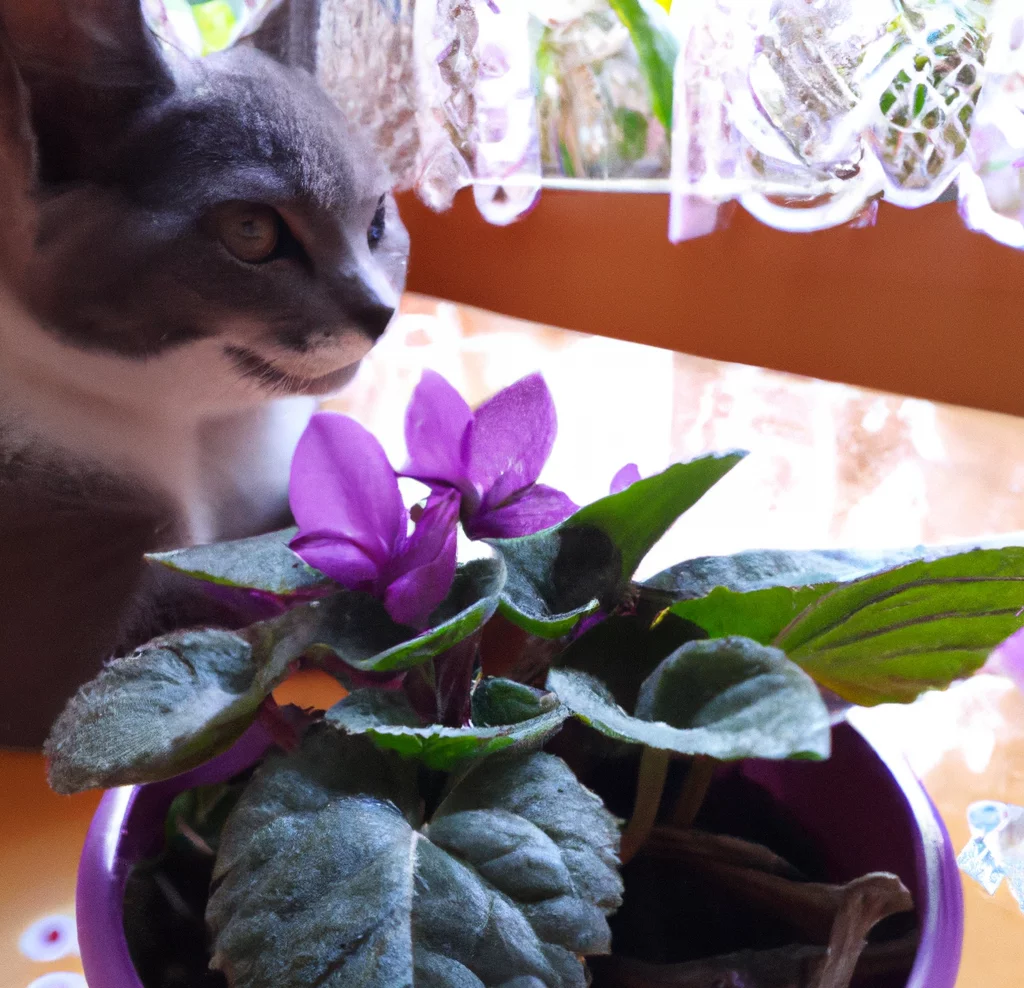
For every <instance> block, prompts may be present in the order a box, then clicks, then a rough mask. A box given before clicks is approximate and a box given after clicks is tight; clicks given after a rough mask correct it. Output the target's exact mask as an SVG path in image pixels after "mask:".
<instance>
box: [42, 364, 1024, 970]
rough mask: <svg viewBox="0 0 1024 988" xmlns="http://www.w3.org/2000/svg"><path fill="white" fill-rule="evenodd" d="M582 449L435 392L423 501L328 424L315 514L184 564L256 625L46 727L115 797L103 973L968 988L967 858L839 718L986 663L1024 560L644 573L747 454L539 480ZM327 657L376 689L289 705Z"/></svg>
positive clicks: (319, 429) (972, 556)
mask: <svg viewBox="0 0 1024 988" xmlns="http://www.w3.org/2000/svg"><path fill="white" fill-rule="evenodd" d="M554 436H555V414H554V408H553V404H552V401H551V397H550V395H549V393H548V391H547V388H546V386H545V385H544V382H543V380H542V379H541V378H540V377H539V376H537V375H534V376H532V377H528V378H526V379H524V380H522V381H520V382H518V383H517V384H515V385H513V386H512V387H510V388H508V389H506V390H505V391H502V392H500V393H499V394H497V395H496V396H494V397H493V398H492V399H491V400H490V401H488V402H486V403H485V404H484V405H482V406H481V407H480V408H478V409H477V410H476V411H475V412H473V411H472V410H471V409H470V408H469V407H468V406H467V405H466V403H465V402H464V401H463V399H462V398H461V397H460V396H459V395H458V394H457V393H456V392H455V390H454V389H453V388H452V387H451V386H450V385H449V384H448V383H447V382H446V381H444V380H443V379H442V378H441V377H439V376H438V375H436V374H433V373H431V372H427V373H426V374H424V376H423V379H422V381H421V382H420V384H419V386H418V387H417V389H416V391H415V393H414V395H413V398H412V401H411V403H410V406H409V409H408V412H407V419H406V439H407V446H408V451H409V460H408V463H407V464H406V465H405V467H404V468H403V470H402V471H401V474H402V475H404V476H406V477H412V478H415V479H417V480H419V481H421V482H422V483H423V484H424V485H426V490H427V491H429V494H428V496H426V497H425V498H424V500H423V501H422V502H420V503H419V504H417V505H415V506H414V507H413V509H412V510H411V511H409V510H407V508H406V506H405V504H404V503H403V500H402V496H401V494H400V490H399V486H398V482H397V477H398V474H396V472H395V471H394V470H393V468H392V466H391V464H390V463H389V462H388V460H387V458H386V456H385V454H384V452H383V450H382V449H381V447H380V445H379V444H378V442H377V441H376V440H375V439H374V438H373V436H371V435H370V434H369V433H368V432H367V431H366V430H365V429H364V428H363V427H362V426H360V425H359V424H358V423H357V422H355V421H354V420H352V419H350V418H347V417H345V416H342V415H338V414H333V413H321V414H319V415H317V416H316V417H314V419H313V420H312V422H311V424H310V426H309V428H308V430H307V432H306V433H305V435H304V436H303V438H302V440H301V442H300V444H299V447H298V450H297V452H296V454H295V458H294V462H293V469H292V482H291V503H292V510H293V514H294V517H295V521H296V523H297V527H296V528H293V529H291V530H289V531H286V532H280V533H276V534H273V535H268V536H262V537H259V538H255V539H249V540H244V541H240V542H232V543H224V544H220V545H213V546H203V547H197V548H190V549H184V550H181V551H178V552H172V553H168V554H165V555H161V556H157V557H155V558H154V559H153V563H154V565H159V566H165V567H170V568H172V569H173V570H176V571H177V572H178V573H180V574H184V575H185V576H187V577H188V578H189V579H193V580H195V581H198V582H205V583H206V584H209V585H210V587H211V589H212V591H213V592H215V593H217V594H218V595H220V596H221V597H222V598H223V597H224V596H225V595H227V596H232V595H233V596H234V597H236V598H237V600H238V601H242V602H244V604H245V606H246V607H248V608H250V610H251V612H252V613H253V614H258V617H259V620H255V621H254V622H253V623H251V624H248V625H246V626H243V627H223V628H191V629H183V630H180V631H177V632H174V633H172V634H169V635H167V636H165V637H162V638H160V639H156V640H154V641H153V642H150V643H149V644H148V645H146V646H144V647H142V648H140V649H139V650H137V651H136V652H135V653H134V654H132V655H130V656H128V657H125V658H120V659H116V660H114V661H112V662H111V663H110V664H109V665H108V666H107V667H106V668H105V669H104V670H103V671H102V672H101V674H100V675H99V676H98V677H97V678H96V680H95V681H93V682H92V683H90V684H89V685H87V686H85V687H84V688H83V689H82V690H80V692H79V693H78V695H77V696H76V697H74V698H73V699H72V700H71V701H70V703H69V704H68V706H67V708H66V709H65V711H64V713H63V714H62V715H61V717H60V718H59V719H58V721H57V723H56V724H55V726H54V728H53V732H52V735H51V738H50V740H49V742H48V746H47V753H48V757H49V760H50V780H51V783H52V785H53V786H54V787H55V788H56V789H57V790H58V791H60V792H65V793H70V792H76V791H80V790H82V789H87V788H92V787H105V788H109V787H120V788H115V789H113V790H112V791H111V792H110V793H108V794H107V795H106V796H105V797H104V800H103V802H102V804H101V808H100V810H99V812H98V814H97V817H96V819H95V821H94V824H93V827H92V830H91V831H90V834H89V837H88V839H87V843H86V848H85V852H84V855H83V860H82V867H81V870H80V876H79V890H78V922H79V939H80V943H81V949H82V958H83V963H84V965H85V969H86V976H87V978H88V980H89V984H90V986H91V988H139V986H140V985H141V986H144V988H171V986H177V985H181V986H184V985H189V986H197V985H204V986H205V985H210V986H214V985H219V986H223V985H230V986H231V988H263V986H267V988H270V986H273V988H308V986H324V988H340V986H349V985H353V986H354V985H360V986H367V988H378V986H380V988H385V986H387V988H390V986H405V985H413V984H415V985H416V986H417V988H423V986H453V988H462V986H467V988H470V986H472V988H478V986H484V985H485V986H488V988H490V986H505V988H569V986H572V988H576V986H579V988H583V986H584V985H586V984H588V983H589V981H590V980H591V979H592V980H593V981H594V982H595V983H596V984H597V985H605V986H614V988H642V986H655V985H664V986H673V988H695V986H716V988H720V986H736V985H744V986H751V988H753V986H761V988H769V986H770V988H787V986H788V988H845V986H848V985H850V984H854V985H875V986H884V985H891V986H895V985H910V986H913V988H923V986H925V985H927V986H928V988H952V985H953V982H954V980H955V976H956V968H957V963H958V958H959V947H960V941H961V939H962V928H961V921H962V902H961V899H960V887H959V881H958V876H957V872H956V868H955V863H954V860H953V855H952V852H951V848H950V847H949V842H948V838H946V836H945V832H944V830H943V829H942V824H941V822H940V820H939V819H938V817H937V815H936V814H935V811H934V809H933V808H932V807H931V805H930V803H929V802H928V799H927V797H926V796H925V794H924V793H923V791H922V790H921V789H920V787H919V786H918V785H917V783H916V782H915V781H914V780H913V778H911V777H909V775H908V773H907V770H906V768H905V767H903V766H901V765H900V764H899V763H898V760H897V761H891V760H890V761H886V759H885V758H883V757H882V756H881V755H880V754H879V753H877V752H876V751H874V750H873V749H872V748H871V747H870V746H869V745H868V744H867V743H866V742H865V741H864V740H863V739H862V738H861V737H860V736H859V735H857V734H856V732H854V731H853V730H852V729H851V728H850V727H849V726H847V725H845V724H843V723H841V721H842V715H841V712H837V711H841V709H842V707H843V705H844V704H846V705H849V704H876V703H881V702H892V701H895V702H907V701H910V700H912V699H913V698H914V697H915V696H917V695H918V694H919V693H920V692H921V691H923V690H927V689H934V688H942V687H944V686H946V685H948V684H949V683H950V682H952V681H953V680H955V679H958V678H961V677H964V676H966V675H969V674H970V673H971V672H973V671H974V670H975V669H977V668H978V667H979V666H980V665H981V664H982V663H983V662H984V661H985V659H986V657H987V655H988V654H989V652H990V651H991V650H992V649H993V648H994V647H995V646H996V645H997V644H999V643H1000V642H1001V641H1003V640H1004V639H1005V638H1007V637H1008V636H1009V635H1010V634H1012V633H1013V632H1015V631H1016V630H1017V629H1018V628H1020V627H1021V626H1022V625H1024V608H1022V605H1024V589H1022V587H1024V548H1019V547H1009V548H1005V547H1004V548H998V549H972V550H970V551H965V550H964V549H963V548H959V549H949V548H947V549H941V550H923V549H919V550H909V551H905V552H894V553H889V554H884V555H871V554H864V553H855V552H841V551H829V552H774V551H773V552H750V553H742V554H739V555H736V556H731V557H721V558H704V559H694V560H689V561H686V562H682V563H680V564H679V565H677V566H675V567H673V568H672V569H670V570H668V571H666V572H664V573H661V574H660V575H658V576H657V577H655V578H654V579H652V580H649V581H646V582H644V583H637V582H635V581H634V579H633V577H634V574H635V572H636V570H637V567H638V565H639V563H640V561H641V560H642V558H643V557H644V555H645V554H646V553H647V552H648V550H649V549H651V547H652V546H653V545H654V544H655V543H656V542H657V541H658V540H659V539H660V537H661V536H662V535H663V534H664V532H665V531H666V530H667V528H668V527H669V526H670V525H671V524H672V522H673V521H674V520H675V519H676V518H677V517H678V516H679V515H680V514H682V513H683V512H684V511H686V510H687V509H688V508H689V507H690V506H692V505H693V504H694V503H695V502H696V501H697V500H698V499H699V498H701V497H702V496H703V495H704V494H705V493H706V492H707V491H708V490H709V489H710V488H711V487H712V486H713V485H714V484H715V483H716V482H717V481H718V480H719V479H720V478H721V477H723V476H724V475H725V474H726V473H728V471H729V470H731V469H732V468H733V467H734V466H735V465H736V464H737V463H738V462H739V461H740V460H741V458H742V457H743V455H744V454H742V453H740V452H729V453H724V454H717V455H708V456H702V457H700V458H698V459H695V460H693V461H691V462H688V463H678V464H675V465H673V466H670V467H669V468H668V469H667V470H665V471H664V472H662V473H660V474H657V475H655V476H652V477H647V478H644V479H641V478H640V477H639V476H638V474H637V472H636V469H635V467H632V466H631V467H627V468H624V470H623V471H621V472H620V473H619V474H618V475H617V476H616V477H615V478H614V480H613V483H612V488H613V492H612V493H611V494H610V495H609V496H608V497H605V498H603V499H601V500H598V501H596V502H594V503H592V504H589V505H587V506H585V507H583V508H577V507H576V505H574V504H573V503H572V502H571V501H570V500H569V499H568V497H566V495H564V494H563V493H561V492H559V491H556V490H553V489H551V488H550V487H546V486H544V485H541V484H539V483H537V478H538V476H539V475H540V471H541V468H542V466H543V464H544V462H545V461H546V459H547V456H548V454H549V452H550V450H551V447H552V443H553V441H554ZM460 528H461V531H462V533H463V538H462V539H461V540H460V538H459V529H460ZM460 545H461V546H462V549H461V552H462V555H463V556H465V557H467V558H465V560H464V561H462V562H459V561H458V560H457V555H458V553H459V551H460ZM467 550H469V551H467ZM300 667H316V668H319V669H322V670H325V671H326V672H328V673H329V674H331V675H332V676H334V677H335V678H337V679H338V680H339V681H340V683H341V684H342V685H343V686H344V687H345V689H346V690H347V691H348V692H347V695H345V697H344V699H342V700H341V701H340V702H338V703H337V704H336V705H334V706H332V707H331V708H330V709H328V710H326V711H323V710H301V709H297V708H294V707H281V706H278V705H277V703H276V702H275V701H274V699H273V696H272V692H273V690H274V689H275V687H277V686H278V685H279V684H280V683H282V682H283V681H284V680H285V679H286V678H287V677H288V676H289V675H290V674H291V672H292V671H293V670H295V669H298V668H300ZM830 755H831V758H830Z"/></svg>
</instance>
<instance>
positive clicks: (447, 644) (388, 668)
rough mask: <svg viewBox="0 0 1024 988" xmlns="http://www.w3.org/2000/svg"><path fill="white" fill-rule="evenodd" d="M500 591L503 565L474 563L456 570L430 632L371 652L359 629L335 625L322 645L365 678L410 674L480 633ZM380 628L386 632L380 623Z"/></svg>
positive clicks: (488, 561)
mask: <svg viewBox="0 0 1024 988" xmlns="http://www.w3.org/2000/svg"><path fill="white" fill-rule="evenodd" d="M504 585H505V564H504V563H503V562H502V560H501V559H500V558H495V559H475V560H473V561H472V562H469V563H465V564H464V565H461V566H459V568H458V570H457V571H456V574H455V581H454V583H453V584H452V588H451V590H450V591H449V593H448V596H447V597H446V598H445V599H444V601H442V603H441V605H440V606H439V607H438V608H437V610H436V611H434V613H433V614H432V615H431V617H430V623H431V627H430V628H429V630H427V631H424V632H422V633H420V634H418V635H414V636H412V637H408V636H407V637H405V638H404V639H403V640H401V641H398V642H396V643H394V644H390V645H388V646H387V647H386V648H382V649H378V650H373V648H372V647H368V645H369V642H368V640H367V639H366V637H365V635H364V634H363V629H362V628H361V627H360V625H359V623H358V622H352V621H347V622H345V623H344V625H340V624H338V625H335V626H334V627H333V628H332V629H331V637H330V640H325V641H323V642H322V644H324V645H328V646H330V647H331V649H332V651H334V652H335V654H337V656H338V657H339V658H340V659H342V660H344V661H345V662H347V663H348V664H349V665H352V666H355V667H356V668H357V669H361V670H363V671H364V672H395V671H398V670H401V669H411V668H412V667H413V666H418V665H422V664H423V663H424V662H426V661H428V660H429V659H432V658H434V656H436V655H440V654H441V653H442V652H445V651H447V650H448V649H449V648H451V647H452V646H453V645H456V644H458V643H459V642H460V641H462V640H463V639H464V638H468V637H469V636H470V635H471V634H473V633H474V632H475V631H477V630H478V629H479V628H481V627H483V625H484V624H486V623H487V622H488V621H489V620H490V618H491V615H493V614H494V612H495V611H496V610H497V608H498V597H499V595H500V594H501V591H502V588H503V587H504ZM383 610H384V609H383V606H381V611H383ZM384 616H385V617H386V612H385V614H384ZM388 620H390V619H388ZM380 626H381V627H383V626H384V622H383V618H382V619H381V625H380ZM393 627H396V628H397V627H399V626H398V625H393ZM408 630H409V629H406V632H408ZM382 641H383V639H382ZM371 653H372V654H371Z"/></svg>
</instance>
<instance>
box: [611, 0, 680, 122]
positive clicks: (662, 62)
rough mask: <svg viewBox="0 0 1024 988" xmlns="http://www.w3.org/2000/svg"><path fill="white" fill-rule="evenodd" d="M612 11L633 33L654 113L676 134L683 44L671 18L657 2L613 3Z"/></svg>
mask: <svg viewBox="0 0 1024 988" xmlns="http://www.w3.org/2000/svg"><path fill="white" fill-rule="evenodd" d="M609 3H610V6H611V8H612V10H614V11H615V13H616V14H618V15H619V20H621V21H622V23H623V24H625V26H626V27H627V29H628V30H629V34H630V37H631V38H632V40H633V45H634V47H635V48H636V53H637V57H638V58H639V59H640V68H641V70H642V71H643V74H644V78H645V79H646V80H647V88H648V89H649V90H650V95H651V109H652V110H653V111H654V115H655V116H656V117H657V118H658V121H659V122H660V123H661V125H662V127H664V128H665V132H666V133H670V132H671V130H672V80H673V76H674V73H675V67H676V58H677V57H678V55H679V42H678V41H676V38H675V35H674V34H673V33H672V28H671V25H670V24H669V20H668V14H666V13H665V11H664V10H662V9H661V7H659V6H658V5H657V4H656V3H655V2H654V0H609Z"/></svg>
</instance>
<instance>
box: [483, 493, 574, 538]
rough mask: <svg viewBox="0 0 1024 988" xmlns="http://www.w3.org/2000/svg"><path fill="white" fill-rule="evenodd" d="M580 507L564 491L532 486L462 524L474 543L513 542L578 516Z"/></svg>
mask: <svg viewBox="0 0 1024 988" xmlns="http://www.w3.org/2000/svg"><path fill="white" fill-rule="evenodd" d="M576 510H577V507H576V505H575V504H573V502H572V501H570V500H569V498H568V497H567V496H566V495H565V494H563V493H562V492H561V491H556V490H555V489H554V488H553V487H548V486H547V485H546V484H531V485H530V486H529V487H528V488H527V489H526V490H525V491H523V492H522V493H521V494H519V495H518V496H516V497H513V498H510V499H509V500H508V501H506V502H505V503H504V504H499V505H498V506H497V507H496V508H493V509H491V510H490V511H481V512H480V513H479V514H478V515H475V516H474V517H473V518H471V519H470V520H469V521H468V522H464V523H463V528H465V530H466V534H467V535H468V536H469V537H470V538H471V539H514V538H518V537H519V536H521V535H533V533H534V532H539V531H541V530H543V529H545V528H550V527H551V526H552V525H557V524H558V523H559V522H560V521H565V519H566V518H568V517H569V515H571V514H573V513H575V511H576Z"/></svg>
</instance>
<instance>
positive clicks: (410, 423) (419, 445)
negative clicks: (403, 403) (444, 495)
mask: <svg viewBox="0 0 1024 988" xmlns="http://www.w3.org/2000/svg"><path fill="white" fill-rule="evenodd" d="M472 421H473V413H472V412H471V411H470V410H469V405H467V404H466V401H465V399H464V398H463V397H462V395H460V394H459V393H458V391H456V390H455V388H453V387H452V386H451V385H450V384H449V383H448V382H447V381H446V380H445V379H444V378H443V377H441V375H440V374H438V373H437V372H435V371H431V370H426V371H424V372H423V377H422V378H420V383H419V384H417V385H416V390H415V391H414V392H413V393H412V399H411V400H410V402H409V407H408V408H407V409H406V412H405V445H406V447H407V448H408V451H409V460H408V462H407V463H406V465H405V467H404V468H403V469H402V474H403V476H406V477H413V478H415V479H416V480H420V481H422V482H423V483H425V484H430V485H431V486H432V487H436V486H437V485H438V484H446V485H449V486H451V487H454V488H456V489H457V490H460V491H462V493H463V494H464V495H465V496H466V497H469V498H475V496H476V495H475V492H474V491H473V489H472V487H473V485H472V484H471V483H470V482H469V478H468V476H467V473H466V464H465V463H464V462H463V456H462V447H463V438H464V436H465V433H466V429H467V428H468V427H469V424H470V422H472Z"/></svg>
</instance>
